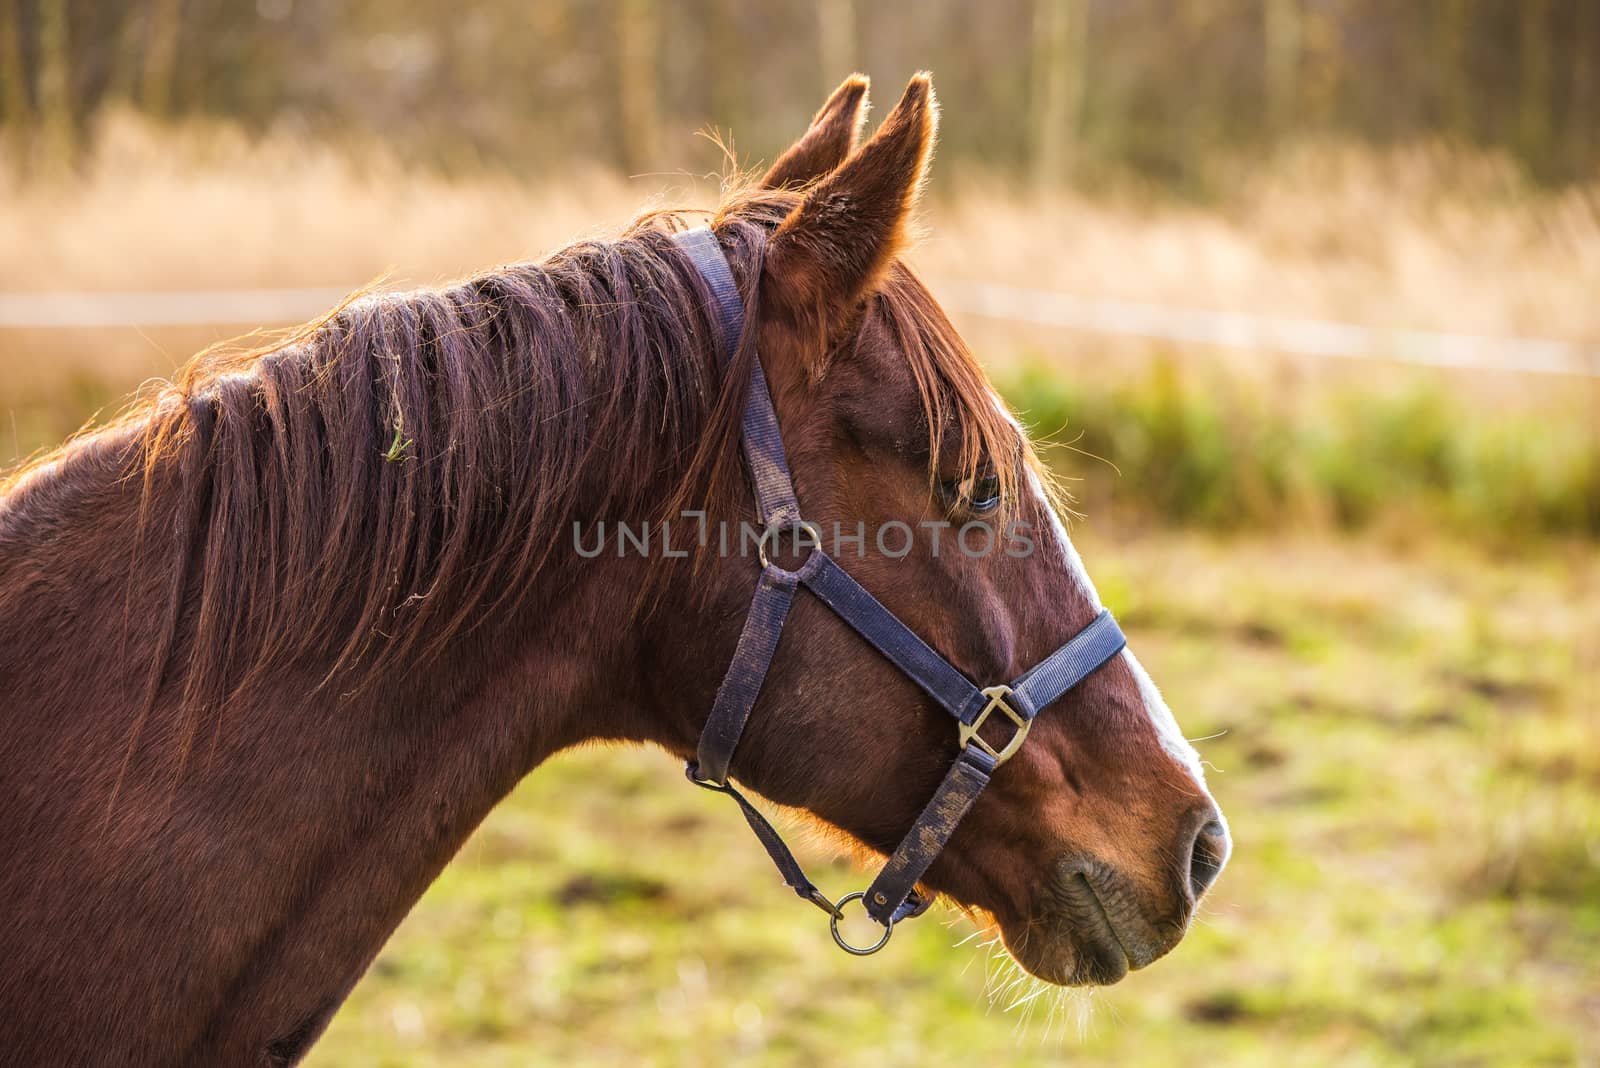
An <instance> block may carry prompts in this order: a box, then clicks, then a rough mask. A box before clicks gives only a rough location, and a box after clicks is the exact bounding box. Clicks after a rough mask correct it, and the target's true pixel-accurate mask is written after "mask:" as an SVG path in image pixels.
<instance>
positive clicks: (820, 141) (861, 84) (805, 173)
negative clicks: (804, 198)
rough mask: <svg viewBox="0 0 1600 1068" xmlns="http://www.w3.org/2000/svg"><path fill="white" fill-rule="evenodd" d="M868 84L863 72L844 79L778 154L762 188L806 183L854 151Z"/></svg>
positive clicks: (836, 164) (764, 179) (823, 173)
mask: <svg viewBox="0 0 1600 1068" xmlns="http://www.w3.org/2000/svg"><path fill="white" fill-rule="evenodd" d="M867 84H868V83H867V76H866V75H864V74H852V75H850V77H848V78H846V79H845V80H844V84H842V85H840V86H839V88H837V89H835V90H834V91H833V95H832V96H830V97H828V102H827V103H826V104H824V105H822V109H821V110H820V111H818V112H817V115H816V118H814V119H812V120H811V127H810V129H808V130H806V132H805V136H803V137H801V138H800V140H798V141H796V142H795V143H794V144H793V145H791V146H790V147H789V151H787V152H785V153H784V154H783V155H782V156H779V157H778V162H776V163H774V164H773V165H772V169H771V170H769V171H768V172H767V173H766V177H764V178H762V179H761V187H762V188H763V189H781V188H782V187H784V186H802V185H809V184H810V183H811V182H814V181H816V180H817V179H818V178H821V177H822V176H823V175H825V174H827V173H828V172H829V171H831V170H833V169H834V168H835V167H837V166H838V165H839V164H841V163H843V162H844V161H845V158H846V157H847V156H849V155H850V153H852V152H854V151H855V149H856V140H857V139H858V138H859V137H860V135H861V121H862V120H863V119H865V118H866V117H867Z"/></svg>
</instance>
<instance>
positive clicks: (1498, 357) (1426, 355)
mask: <svg viewBox="0 0 1600 1068" xmlns="http://www.w3.org/2000/svg"><path fill="white" fill-rule="evenodd" d="M936 288H937V290H938V293H939V297H940V300H941V302H942V303H943V304H944V305H945V306H946V307H947V308H948V309H950V310H951V311H953V312H956V313H965V314H967V315H973V316H978V317H981V318H985V319H995V320H1000V321H1004V322H1011V323H1022V324H1029V325H1035V326H1045V327H1051V328H1056V329H1065V330H1075V331H1080V332H1084V333H1092V334H1103V335H1108V336H1117V337H1134V338H1144V339H1147V340H1155V341H1167V342H1171V343H1173V344H1178V345H1201V346H1215V347H1219V348H1230V349H1246V350H1259V351H1268V352H1279V353H1286V354H1290V355H1296V356H1311V357H1318V358H1328V359H1357V360H1388V361H1392V362H1397V363H1407V364H1416V365H1420V366H1425V367H1447V368H1465V369H1473V370H1493V371H1510V372H1517V373H1524V374H1549V375H1577V376H1582V377H1591V378H1595V377H1600V349H1596V348H1589V347H1585V346H1582V345H1577V344H1574V343H1572V342H1567V341H1555V340H1551V339H1546V338H1524V337H1496V336H1490V335H1485V334H1463V333H1450V332H1445V331H1432V330H1401V329H1386V328H1381V327H1373V326H1366V325H1363V324H1360V323H1348V322H1338V321H1334V320H1328V319H1308V318H1297V317H1291V316H1272V315H1253V314H1246V313H1242V312H1224V311H1208V310H1204V309H1199V308H1184V307H1179V306H1175V305H1170V304H1150V303H1143V302H1140V301H1130V300H1115V299H1112V298H1108V297H1091V296H1082V295H1078V294H1072V293H1060V292H1053V291H1049V290H1035V289H1021V288H1017V287H1014V286H1003V285H994V284H990V283H982V282H958V281H953V280H947V281H944V282H941V283H940V284H939V285H938V286H937V287H936ZM349 292H351V290H347V289H339V288H326V287H325V288H303V289H219V290H188V291H172V292H146V293H138V292H123V293H0V329H7V328H9V329H58V328H112V327H163V326H166V327H171V326H216V325H240V324H251V325H254V324H264V325H270V324H283V323H295V322H301V321H303V320H306V319H311V318H314V317H315V316H317V315H320V314H321V313H323V312H324V311H326V310H327V309H329V308H331V307H333V306H334V305H335V304H337V303H338V302H339V301H340V300H342V299H343V298H344V297H345V296H346V295H347V294H348V293H349Z"/></svg>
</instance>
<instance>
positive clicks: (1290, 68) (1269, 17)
mask: <svg viewBox="0 0 1600 1068" xmlns="http://www.w3.org/2000/svg"><path fill="white" fill-rule="evenodd" d="M1262 15H1263V18H1262V33H1261V39H1262V44H1263V51H1264V54H1263V56H1262V67H1263V69H1264V70H1265V72H1266V78H1265V81H1266V90H1267V127H1268V129H1269V130H1272V131H1273V132H1276V133H1281V132H1282V131H1284V130H1287V129H1288V128H1289V127H1290V124H1291V123H1292V122H1293V121H1294V116H1295V112H1296V109H1297V105H1298V99H1297V97H1298V88H1299V86H1298V83H1299V77H1300V36H1301V23H1300V0H1263V2H1262Z"/></svg>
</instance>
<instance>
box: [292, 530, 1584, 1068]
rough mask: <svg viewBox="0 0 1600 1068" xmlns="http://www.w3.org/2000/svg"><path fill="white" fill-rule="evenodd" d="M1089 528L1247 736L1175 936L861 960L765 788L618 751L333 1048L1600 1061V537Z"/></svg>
mask: <svg viewBox="0 0 1600 1068" xmlns="http://www.w3.org/2000/svg"><path fill="white" fill-rule="evenodd" d="M1081 541H1082V548H1083V550H1084V554H1085V557H1086V559H1087V560H1088V562H1089V565H1090V568H1091V570H1092V571H1093V572H1094V573H1095V574H1096V575H1097V576H1098V578H1099V581H1100V584H1101V587H1102V592H1103V593H1104V594H1105V596H1106V598H1107V600H1108V602H1109V603H1110V604H1111V605H1112V606H1113V608H1114V609H1115V610H1117V611H1118V612H1119V614H1120V616H1121V618H1122V619H1123V620H1124V622H1125V624H1126V626H1127V629H1128V631H1129V634H1130V638H1131V640H1132V642H1133V644H1134V646H1135V647H1136V648H1137V649H1138V650H1139V652H1140V655H1141V657H1142V658H1143V659H1144V660H1145V661H1146V662H1147V663H1148V664H1149V666H1150V669H1151V671H1152V673H1153V675H1154V676H1155V678H1156V679H1157V680H1158V682H1160V683H1161V684H1162V685H1163V687H1164V689H1165V691H1166V692H1167V694H1168V696H1169V698H1170V699H1171V701H1172V703H1173V705H1174V708H1175V710H1176V711H1177V712H1178V714H1179V717H1180V719H1181V721H1182V722H1183V724H1184V727H1185V728H1186V730H1187V731H1188V732H1189V733H1190V734H1191V735H1192V736H1194V737H1204V736H1211V735H1216V736H1217V737H1213V738H1210V740H1207V741H1205V742H1203V743H1201V745H1200V748H1201V751H1202V754H1203V755H1204V756H1205V757H1206V758H1207V759H1208V761H1209V762H1210V763H1211V764H1212V765H1213V766H1214V767H1215V771H1214V772H1213V773H1212V786H1213V789H1214V790H1215V792H1216V795H1217V797H1218V800H1219V801H1220V803H1221V804H1222V805H1223V807H1224V809H1225V810H1226V811H1227V812H1228V813H1229V815H1230V817H1231V819H1232V821H1233V829H1234V834H1235V838H1236V841H1237V853H1236V856H1235V859H1234V861H1233V863H1232V865H1231V866H1230V867H1229V869H1228V870H1227V871H1226V872H1225V873H1224V875H1223V877H1222V879H1221V881H1220V883H1219V884H1218V886H1217V887H1216V889H1215V890H1214V891H1213V894H1212V896H1211V898H1210V901H1209V904H1208V906H1207V908H1206V909H1205V914H1204V916H1203V917H1202V919H1201V920H1200V922H1199V924H1198V926H1197V927H1196V928H1195V929H1194V931H1193V932H1192V933H1191V934H1190V935H1189V937H1188V939H1187V940H1186V941H1185V942H1184V943H1183V944H1182V945H1180V946H1179V947H1178V949H1177V950H1175V951H1174V952H1173V954H1172V955H1171V956H1169V957H1168V958H1166V959H1164V960H1162V961H1160V962H1158V963H1157V964H1156V965H1154V966H1153V967H1151V968H1150V969H1149V970H1147V971H1144V972H1137V973H1134V974H1133V975H1131V976H1129V977H1128V978H1127V979H1126V980H1124V981H1123V983H1122V984H1120V985H1119V986H1117V987H1114V988H1111V989H1109V990H1102V991H1098V992H1094V993H1071V994H1063V993H1059V992H1057V991H1054V990H1048V991H1045V992H1043V993H1040V992H1039V990H1038V988H1037V987H1035V986H1034V985H1032V984H1031V983H1021V984H1016V985H1013V982H1012V980H1013V979H1014V978H1015V975H1014V973H1013V971H1012V970H1011V968H1010V967H1009V966H1007V965H1005V964H1004V963H1003V962H1001V961H999V960H997V959H995V958H993V957H992V956H991V954H990V952H989V951H988V950H987V949H985V948H984V947H983V946H982V944H981V940H980V939H978V938H974V937H973V935H974V932H973V929H972V928H971V927H970V926H969V925H968V924H967V922H966V921H965V920H962V919H960V918H953V917H954V914H949V915H947V916H946V917H945V918H944V920H943V921H941V919H940V916H939V913H938V912H937V911H936V912H935V913H933V914H931V915H930V916H929V917H926V918H924V919H923V920H922V921H921V922H920V923H916V924H910V925H907V926H906V927H905V928H904V929H903V930H901V931H899V932H897V933H896V935H895V937H894V940H893V942H892V943H891V945H890V947H889V949H888V950H886V951H885V952H884V953H882V954H880V955H879V956H876V957H873V958H870V959H867V960H855V959H852V958H849V957H846V956H845V955H844V954H842V953H840V952H838V951H837V950H836V949H835V948H834V947H833V945H832V943H831V942H830V941H829V939H828V937H827V933H826V930H825V929H824V927H823V925H822V924H821V923H820V922H819V920H820V917H819V916H818V915H817V914H816V912H815V910H813V909H811V908H809V907H807V906H805V905H803V904H801V903H799V902H797V901H796V900H795V899H794V898H793V896H792V895H791V894H790V893H789V892H788V891H787V890H786V889H785V888H784V887H783V886H782V885H781V884H780V883H779V882H778V881H777V879H776V877H775V876H774V875H773V873H772V871H771V868H770V867H769V866H768V862H767V860H766V857H765V855H764V854H763V853H762V852H761V850H760V848H759V847H758V846H757V845H756V843H755V842H754V841H753V840H752V839H751V838H750V836H749V832H748V830H747V829H746V828H745V827H744V824H743V821H742V820H740V818H739V816H738V814H737V812H736V811H735V810H734V808H733V806H731V805H728V804H726V802H724V801H722V799H720V798H716V797H713V796H711V795H709V794H705V793H703V792H702V791H698V790H693V789H691V788H690V787H688V786H687V784H685V783H684V782H683V780H682V776H681V774H680V772H679V770H678V769H677V767H676V766H674V765H673V764H672V763H671V762H670V761H669V760H668V759H667V758H666V757H665V756H663V755H661V754H659V753H653V752H643V751H626V750H591V751H586V752H579V753H573V754H569V755H566V756H563V757H560V758H558V759H557V760H554V761H552V762H551V763H550V764H549V765H547V766H545V767H543V768H541V769H539V770H537V771H536V772H534V774H533V775H532V776H530V778H529V779H528V780H527V781H526V782H525V783H524V784H523V786H522V787H521V788H520V789H519V790H518V791H517V792H516V793H515V794H514V795H513V796H512V798H511V799H510V801H509V802H507V803H506V804H505V805H503V806H502V807H501V808H500V809H498V810H497V811H496V812H495V813H494V814H493V815H492V816H491V817H490V819H489V821H488V822H487V823H486V824H485V826H484V827H483V828H482V829H481V830H480V832H479V833H478V834H477V836H476V837H475V838H474V839H473V840H472V842H471V843H470V844H469V845H468V846H467V848H466V850H465V852H464V853H463V854H462V855H461V856H460V858H459V859H458V860H457V861H456V862H455V863H454V864H453V865H452V866H451V868H450V869H449V870H448V871H447V872H446V873H445V875H444V877H443V878H442V879H441V880H440V881H439V883H438V884H437V885H436V886H435V887H434V888H433V890H432V891H431V892H430V893H429V894H428V896H427V897H426V898H424V900H423V902H422V904H421V905H420V906H419V907H418V908H417V910H416V911H415V913H414V914H413V915H412V916H411V918H410V919H409V920H408V921H407V922H406V923H405V925H404V926H403V927H402V929H401V931H400V933H399V935H398V936H397V937H396V938H395V940H394V941H393V942H392V943H391V944H390V945H389V947H388V948H387V949H386V950H385V951H384V952H383V954H382V956H380V957H379V959H378V962H377V964H376V965H375V966H374V968H373V970H372V971H371V973H370V974H369V975H368V977H367V978H366V980H365V981H364V982H363V984H362V985H361V986H360V987H359V988H358V990H357V992H356V995H355V996H354V998H353V999H352V1000H351V1001H350V1002H349V1003H348V1004H347V1006H346V1007H345V1008H344V1010H343V1011H342V1012H341V1014H340V1015H339V1016H338V1018H337V1019H336V1020H335V1022H334V1024H333V1026H332V1028H331V1030H330V1032H329V1034H328V1036H327V1037H326V1039H325V1040H324V1041H323V1043H322V1044H321V1045H320V1046H319V1047H317V1049H316V1051H315V1053H314V1055H313V1057H312V1058H311V1061H310V1063H312V1064H316V1065H324V1066H330V1068H331V1066H334V1065H417V1066H422V1065H457V1064H472V1065H505V1066H511V1065H518V1066H523V1065H544V1064H549V1065H558V1064H594V1065H601V1064H623V1063H627V1064H642V1065H673V1064H719V1063H731V1062H733V1061H736V1060H737V1061H738V1062H739V1063H744V1064H751V1065H785V1064H838V1065H854V1064H859V1065H913V1064H916V1065H969V1064H1016V1065H1043V1064H1055V1063H1071V1064H1107V1065H1119V1066H1131V1065H1169V1064H1177V1063H1210V1064H1227V1065H1257V1064H1259V1065H1273V1066H1277V1065H1285V1064H1293V1065H1320V1064H1359V1065H1416V1064H1428V1065H1442V1064H1450V1065H1507V1066H1512V1065H1517V1066H1526V1065H1572V1064H1600V712H1597V704H1596V697H1597V693H1596V684H1595V680H1596V678H1597V668H1600V643H1597V636H1600V596H1597V592H1600V591H1597V583H1600V557H1597V556H1596V554H1595V553H1594V552H1593V551H1592V549H1589V548H1583V549H1569V550H1554V551H1550V552H1547V553H1545V554H1542V555H1540V556H1539V557H1537V558H1532V559H1518V560H1491V559H1488V558H1486V557H1485V556H1484V555H1483V554H1481V553H1479V552H1477V551H1475V550H1453V549H1450V548H1448V547H1446V546H1443V545H1435V546H1430V547H1429V548H1427V549H1426V550H1423V551H1419V552H1416V553H1414V554H1411V555H1396V554H1395V553H1393V552H1392V551H1389V550H1381V549H1378V548H1376V547H1374V546H1372V545H1370V544H1353V543H1349V542H1331V541H1324V540H1319V539H1300V540H1294V541H1288V542H1285V541H1283V540H1281V539H1270V540H1262V539H1252V540H1234V541H1215V540H1211V539H1208V538H1205V537H1200V536H1195V535H1172V534H1158V535H1152V536H1146V537H1137V536H1131V537H1130V536H1128V535H1126V533H1118V532H1112V531H1096V530H1095V529H1094V528H1093V525H1092V524H1091V525H1087V526H1086V528H1085V529H1084V530H1083V531H1082V537H1081ZM1331 576H1337V581H1336V582H1330V581H1329V579H1330V577H1331ZM806 856H807V859H809V860H811V861H812V862H813V863H814V864H817V865H819V867H820V871H821V877H822V878H821V881H822V884H823V885H824V886H826V887H828V888H829V889H831V890H834V891H836V892H842V891H843V890H844V889H847V888H854V887H857V886H859V885H860V884H861V882H862V879H863V877H864V876H863V875H862V874H861V873H860V872H857V871H852V870H851V869H850V868H849V867H848V866H846V865H845V864H843V863H841V862H835V863H834V864H832V866H825V862H826V861H828V860H829V859H834V858H833V854H832V853H831V852H830V851H829V849H827V848H826V847H824V846H822V845H820V844H818V843H815V842H813V843H812V846H811V848H809V849H808V850H807V851H806Z"/></svg>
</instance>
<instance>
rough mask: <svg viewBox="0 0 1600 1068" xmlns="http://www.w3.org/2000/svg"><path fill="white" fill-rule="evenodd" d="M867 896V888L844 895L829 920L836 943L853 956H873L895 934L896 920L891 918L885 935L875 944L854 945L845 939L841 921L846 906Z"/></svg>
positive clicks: (884, 932)
mask: <svg viewBox="0 0 1600 1068" xmlns="http://www.w3.org/2000/svg"><path fill="white" fill-rule="evenodd" d="M866 896H867V892H866V891H865V890H857V891H855V892H854V893H850V894H846V895H844V897H841V898H840V899H839V903H838V904H837V905H835V906H833V917H832V918H831V919H830V920H828V930H829V931H831V932H833V941H834V943H835V944H836V945H838V947H839V948H840V949H842V950H844V951H845V952H846V953H848V954H850V955H851V956H853V957H870V956H872V955H873V954H874V953H876V952H878V950H880V949H882V948H883V947H884V946H886V945H888V944H889V936H890V935H892V934H894V920H892V919H891V920H890V921H889V922H888V923H886V924H884V925H883V937H882V938H880V939H878V941H877V943H876V944H875V945H871V946H853V945H851V944H850V943H849V942H846V941H845V940H844V935H842V934H840V933H839V921H840V920H841V919H843V918H844V907H845V906H846V905H848V904H850V902H852V901H859V900H861V899H863V898H865V897H866ZM862 907H863V908H865V907H866V906H865V905H863V906H862Z"/></svg>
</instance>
